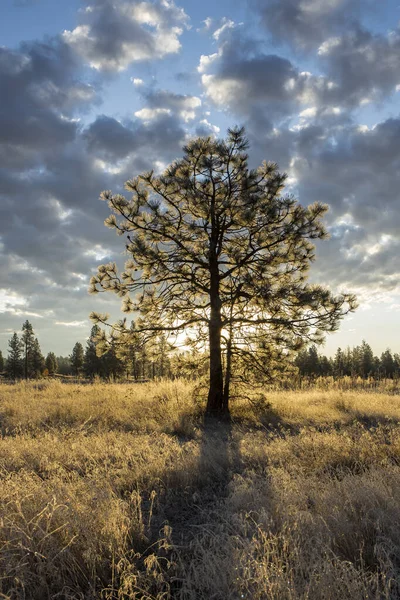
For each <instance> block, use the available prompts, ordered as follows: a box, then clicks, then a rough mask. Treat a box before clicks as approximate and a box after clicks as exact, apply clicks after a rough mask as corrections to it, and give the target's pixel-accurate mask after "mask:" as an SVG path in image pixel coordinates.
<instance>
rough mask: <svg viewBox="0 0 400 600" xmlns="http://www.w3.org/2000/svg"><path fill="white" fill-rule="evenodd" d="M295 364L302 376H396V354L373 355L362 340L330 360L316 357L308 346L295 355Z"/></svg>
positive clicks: (398, 360) (398, 364)
mask: <svg viewBox="0 0 400 600" xmlns="http://www.w3.org/2000/svg"><path fill="white" fill-rule="evenodd" d="M295 364H296V366H297V367H298V369H299V374H300V375H301V376H306V377H324V376H334V377H346V376H350V377H361V378H363V379H367V378H368V377H372V378H375V379H381V378H388V379H395V378H399V376H400V355H399V354H392V351H391V350H390V349H387V350H385V352H382V354H381V355H380V356H376V355H374V352H373V350H372V348H371V346H370V345H369V344H367V342H366V341H365V340H363V341H362V343H361V344H360V345H359V346H354V347H353V348H350V347H347V348H346V349H345V350H342V349H341V348H338V349H337V351H336V354H335V356H334V357H333V358H328V357H327V356H324V355H323V354H319V353H318V350H317V347H316V346H310V347H309V348H308V349H306V350H302V351H301V352H299V354H298V355H297V358H296V360H295Z"/></svg>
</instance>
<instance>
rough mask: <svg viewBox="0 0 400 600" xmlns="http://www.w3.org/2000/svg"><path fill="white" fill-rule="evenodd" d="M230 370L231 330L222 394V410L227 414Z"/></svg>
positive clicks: (227, 346)
mask: <svg viewBox="0 0 400 600" xmlns="http://www.w3.org/2000/svg"><path fill="white" fill-rule="evenodd" d="M231 371H232V332H231V333H230V335H229V339H228V343H227V345H226V370H225V383H224V394H223V412H224V414H226V415H229V392H230V384H231Z"/></svg>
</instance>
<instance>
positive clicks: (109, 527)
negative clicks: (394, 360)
mask: <svg viewBox="0 0 400 600" xmlns="http://www.w3.org/2000/svg"><path fill="white" fill-rule="evenodd" d="M249 395H250V396H251V394H249ZM203 408H204V397H203V396H202V395H201V392H199V390H198V389H197V387H196V384H195V383H190V382H184V381H175V382H160V383H148V384H132V385H111V384H95V385H81V386H79V385H72V384H71V385H70V384H68V385H66V384H61V383H59V382H48V383H47V382H43V383H38V384H35V383H27V384H25V383H22V384H18V385H15V386H11V385H10V386H8V385H2V386H1V387H0V424H1V431H2V437H1V439H0V476H1V492H2V493H1V497H0V596H1V594H3V596H1V597H5V598H10V599H11V598H12V599H14V598H35V599H36V598H37V599H42V598H54V599H55V598H68V599H72V598H73V599H78V598H109V599H114V598H115V599H117V598H137V599H139V598H140V599H144V598H147V599H154V598H156V599H157V600H165V599H171V600H172V599H173V598H174V599H175V598H180V599H182V600H183V599H185V600H186V599H188V600H195V599H196V600H197V599H209V598H213V599H216V600H225V599H229V598H232V599H235V600H236V599H239V598H246V599H248V600H250V599H253V598H254V599H259V600H261V599H263V600H264V599H267V598H268V599H269V598H273V599H279V600H280V599H288V600H289V599H290V600H294V599H306V598H307V599H310V600H311V599H312V600H314V599H316V600H319V599H321V600H322V599H324V600H325V599H328V600H329V599H332V600H334V599H335V600H336V599H337V600H339V599H340V600H342V599H346V598H349V599H350V598H351V599H353V598H355V599H359V600H364V599H365V598H376V599H378V598H379V599H381V598H388V599H389V598H390V599H391V598H393V599H395V598H398V597H399V595H400V588H399V577H400V531H399V528H398V523H399V521H400V468H399V464H400V431H399V428H398V425H397V424H398V421H400V396H396V395H393V394H386V393H368V394H365V393H362V392H351V391H348V392H340V391H337V390H310V391H304V392H293V391H282V392H268V393H267V394H266V398H260V397H258V396H257V395H256V394H255V395H254V398H252V399H251V401H249V400H237V401H236V402H234V403H233V406H232V418H233V423H232V424H231V425H230V424H220V425H215V424H206V425H204V424H203V420H202V411H203Z"/></svg>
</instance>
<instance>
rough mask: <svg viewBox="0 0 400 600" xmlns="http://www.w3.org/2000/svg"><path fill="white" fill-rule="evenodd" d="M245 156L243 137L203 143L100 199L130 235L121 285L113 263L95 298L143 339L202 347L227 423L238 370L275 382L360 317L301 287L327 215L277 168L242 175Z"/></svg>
mask: <svg viewBox="0 0 400 600" xmlns="http://www.w3.org/2000/svg"><path fill="white" fill-rule="evenodd" d="M247 146H248V142H247V140H246V138H245V135H244V130H243V129H233V130H229V133H228V138H227V140H225V141H223V140H214V139H212V138H199V139H197V140H194V141H192V142H190V143H189V144H188V145H187V146H186V147H185V148H184V157H183V159H181V160H177V161H175V162H174V163H173V164H172V165H171V166H169V167H168V168H167V169H166V171H165V172H164V174H163V175H161V176H160V177H156V176H155V175H154V173H153V172H150V173H147V174H144V175H141V176H140V177H138V178H136V179H133V180H130V181H128V182H127V183H126V188H127V189H128V190H129V191H130V192H132V199H131V200H127V199H126V198H125V197H123V196H122V195H120V194H117V195H113V194H112V193H111V192H103V194H102V199H103V200H107V201H108V203H109V206H110V208H111V210H112V211H113V214H112V215H111V216H110V217H109V218H108V219H107V220H106V224H107V225H108V226H109V227H111V228H114V229H116V230H117V233H118V234H120V235H124V234H126V235H127V242H126V249H127V252H128V253H129V254H130V255H131V258H130V260H128V262H127V263H126V265H125V271H124V272H123V273H122V274H121V276H119V275H118V273H117V268H116V265H115V264H114V263H110V264H108V265H102V266H100V267H99V270H98V274H97V276H96V277H92V279H91V291H92V292H98V291H113V292H115V293H117V294H119V295H120V296H122V297H123V298H124V308H123V310H124V311H125V312H127V313H129V312H131V311H135V310H139V311H140V313H141V316H142V319H141V320H140V321H139V322H138V330H140V331H155V332H157V331H164V332H166V333H167V332H177V331H185V330H186V331H188V330H193V331H194V335H195V336H196V338H197V340H198V341H199V343H203V344H207V346H208V349H209V391H208V401H207V412H208V413H209V414H218V415H223V414H227V413H228V412H229V406H228V402H229V394H230V382H231V377H232V373H233V372H234V369H235V368H237V367H235V365H239V364H240V365H241V368H242V373H251V372H254V370H255V369H257V370H258V373H259V374H260V376H263V377H264V378H271V377H272V376H273V375H274V373H275V372H276V371H277V370H279V369H280V365H282V364H283V363H288V359H289V358H290V357H291V356H292V353H293V351H294V350H298V349H299V348H300V347H301V345H302V344H303V343H304V342H306V341H307V342H309V341H311V342H314V343H319V342H321V341H322V339H323V336H324V334H325V333H326V332H329V331H335V330H336V329H337V328H338V326H339V322H340V320H341V318H342V317H343V316H344V315H345V314H347V313H348V312H349V311H352V310H354V308H355V299H354V297H353V296H351V295H342V296H337V297H334V296H332V294H331V293H330V292H329V291H328V290H327V289H325V288H323V287H321V286H315V285H309V284H307V282H306V278H307V275H306V273H307V270H308V267H309V264H310V261H312V260H313V258H314V246H313V244H312V240H314V239H323V238H325V237H326V231H325V228H324V226H323V224H322V221H321V218H322V217H323V215H324V214H325V212H326V210H327V207H326V206H324V205H322V204H320V203H316V204H313V205H312V206H309V207H307V208H305V207H303V206H302V205H300V204H299V203H298V202H297V201H296V200H295V199H294V198H293V197H292V196H285V195H282V190H283V187H284V183H285V179H286V176H285V175H282V174H280V173H279V172H278V169H277V166H276V165H275V164H272V163H266V162H264V163H263V164H262V165H261V166H260V167H259V168H258V169H255V170H249V168H248V157H247V154H246V148H247ZM116 216H117V217H118V220H117V218H116ZM136 292H138V297H137V299H136V300H134V299H133V298H131V294H132V293H136ZM92 317H93V319H94V321H95V322H96V321H97V322H105V321H106V319H105V318H103V316H102V315H95V314H94V315H92ZM114 329H115V328H114ZM118 329H119V330H120V331H121V335H124V336H125V337H126V338H128V337H129V330H128V329H127V328H124V327H122V328H121V327H118ZM223 355H224V357H223ZM223 358H224V360H223ZM223 365H224V366H223ZM242 378H243V377H242Z"/></svg>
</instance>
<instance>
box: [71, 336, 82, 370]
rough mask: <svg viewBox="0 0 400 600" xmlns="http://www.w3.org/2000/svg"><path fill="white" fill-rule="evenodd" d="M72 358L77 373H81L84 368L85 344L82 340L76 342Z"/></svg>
mask: <svg viewBox="0 0 400 600" xmlns="http://www.w3.org/2000/svg"><path fill="white" fill-rule="evenodd" d="M70 360H71V365H72V368H73V370H74V373H75V375H77V376H78V375H80V373H81V372H82V368H83V346H82V344H81V343H80V342H76V344H75V346H74V347H73V349H72V354H71V356H70Z"/></svg>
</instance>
